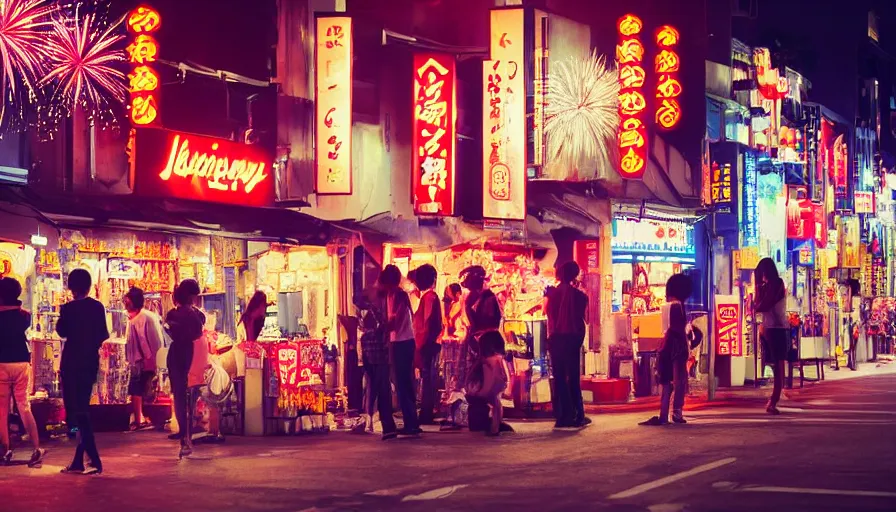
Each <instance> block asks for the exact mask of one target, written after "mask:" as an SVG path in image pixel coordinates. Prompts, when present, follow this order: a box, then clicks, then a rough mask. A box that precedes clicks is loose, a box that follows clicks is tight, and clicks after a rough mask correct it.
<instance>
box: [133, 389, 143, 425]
mask: <svg viewBox="0 0 896 512" xmlns="http://www.w3.org/2000/svg"><path fill="white" fill-rule="evenodd" d="M131 404H132V405H133V407H134V423H136V424H137V425H138V426H139V425H142V424H143V397H142V396H137V395H134V396H132V397H131Z"/></svg>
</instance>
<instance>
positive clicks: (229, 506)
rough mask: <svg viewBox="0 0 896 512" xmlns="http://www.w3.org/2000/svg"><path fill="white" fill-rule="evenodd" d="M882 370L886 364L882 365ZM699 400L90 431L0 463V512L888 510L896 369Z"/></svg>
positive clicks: (893, 502) (894, 495) (893, 473)
mask: <svg viewBox="0 0 896 512" xmlns="http://www.w3.org/2000/svg"><path fill="white" fill-rule="evenodd" d="M891 366H893V365H891ZM781 410H782V415H781V416H777V417H772V416H768V415H766V414H765V412H764V409H763V407H762V403H761V402H758V401H756V400H755V399H750V400H745V401H744V403H743V404H742V405H738V406H734V407H731V406H729V407H724V408H722V407H718V408H705V409H701V410H699V411H693V412H690V413H689V414H688V419H689V420H690V423H689V424H688V425H675V426H670V427H639V426H637V422H638V421H639V420H641V419H643V418H644V417H646V415H645V414H644V413H637V414H635V413H622V414H607V415H599V416H595V417H594V419H595V423H594V425H593V426H591V427H590V428H588V429H586V430H584V431H582V432H577V433H568V432H553V431H552V430H551V424H550V423H548V422H532V423H516V424H515V427H516V428H517V431H518V432H517V433H516V434H513V435H509V436H506V437H503V438H500V439H497V440H495V439H486V438H484V437H481V436H479V435H473V434H469V433H452V434H448V433H435V432H433V433H427V434H425V435H424V436H423V437H422V438H421V439H417V440H400V441H393V442H389V443H383V442H381V441H380V440H379V437H378V436H377V437H372V436H371V437H367V436H355V435H349V434H342V433H333V434H330V435H324V436H317V437H314V436H308V437H301V438H265V439H252V438H236V437H232V438H229V439H228V440H227V443H226V444H224V445H220V446H214V447H210V446H199V447H198V449H197V451H196V454H195V455H194V456H193V457H192V458H191V459H189V460H184V461H180V462H178V461H177V460H176V447H175V444H174V443H173V442H170V441H168V440H167V439H166V438H165V437H164V436H163V435H162V434H159V433H155V432H143V433H136V434H105V435H101V436H99V443H100V446H101V449H102V450H103V456H104V464H105V467H106V473H105V474H103V475H101V476H97V477H83V476H70V475H61V474H59V470H60V469H61V468H62V466H63V464H64V463H65V462H66V460H67V458H68V457H69V456H70V455H71V450H72V447H71V446H70V445H57V446H53V447H51V450H52V451H51V454H50V455H49V456H48V458H47V460H46V463H45V464H44V466H43V467H42V468H40V469H27V468H26V467H24V466H14V467H6V468H2V469H0V482H2V483H0V487H2V488H3V493H2V495H3V507H2V508H3V509H4V510H16V511H44V510H46V511H57V510H66V511H70V512H76V511H80V510H85V511H87V510H90V511H93V510H97V506H98V505H99V504H102V505H103V507H104V508H108V509H110V510H129V511H141V510H163V509H167V510H195V511H205V510H208V511H223V510H278V511H280V510H282V511H291V512H295V511H313V510H320V511H327V510H494V509H496V507H502V508H505V507H511V508H515V509H518V510H581V509H584V510H619V511H652V512H672V511H709V510H730V511H756V510H832V511H833V510H849V511H862V510H881V511H883V510H894V509H896V486H894V483H893V482H894V480H893V479H894V477H896V470H894V465H893V460H896V443H894V442H893V435H894V427H896V373H894V371H893V370H890V369H889V368H888V371H887V372H885V373H883V372H881V373H880V374H876V375H874V376H870V377H861V378H856V379H847V380H839V381H828V382H825V383H822V384H820V385H816V386H813V387H811V388H809V389H806V390H803V391H802V392H799V393H796V392H795V393H793V394H792V395H791V398H790V399H788V400H786V401H784V402H782V407H781Z"/></svg>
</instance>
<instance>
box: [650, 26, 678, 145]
mask: <svg viewBox="0 0 896 512" xmlns="http://www.w3.org/2000/svg"><path fill="white" fill-rule="evenodd" d="M679 39H680V36H679V34H678V30H676V29H675V28H674V27H671V26H669V25H663V26H662V27H660V28H659V29H658V30H657V31H656V45H657V49H658V51H657V54H656V57H655V58H654V66H653V70H654V71H655V72H656V114H655V120H656V126H657V127H658V128H660V129H661V130H671V129H672V128H675V127H676V126H677V125H678V123H679V122H680V121H681V103H680V102H679V99H678V97H679V96H681V92H682V87H681V79H680V73H679V71H680V69H681V58H680V57H679V55H678V51H677V48H678V41H679Z"/></svg>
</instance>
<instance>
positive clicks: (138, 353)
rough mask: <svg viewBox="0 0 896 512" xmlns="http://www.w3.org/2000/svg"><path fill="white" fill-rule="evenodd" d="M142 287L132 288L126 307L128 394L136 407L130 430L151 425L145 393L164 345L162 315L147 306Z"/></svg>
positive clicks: (127, 296)
mask: <svg viewBox="0 0 896 512" xmlns="http://www.w3.org/2000/svg"><path fill="white" fill-rule="evenodd" d="M145 302H146V300H145V298H144V296H143V290H141V289H140V288H136V287H134V288H131V289H130V290H128V293H127V294H125V296H124V308H125V310H126V311H127V312H128V330H127V338H126V339H127V344H126V345H125V352H126V354H127V359H128V363H129V364H130V366H131V380H130V382H129V383H128V394H129V395H131V405H132V407H133V408H134V423H133V424H132V425H131V430H140V429H143V428H147V427H150V426H152V424H151V423H150V422H149V421H146V419H145V418H144V416H143V397H145V396H148V395H149V394H150V393H151V391H152V386H153V379H155V376H156V354H157V353H158V352H159V349H160V348H162V345H163V341H162V340H163V337H164V334H163V333H162V319H161V318H159V316H158V315H156V314H155V313H153V312H152V311H149V310H147V309H144V308H143V306H144V305H145Z"/></svg>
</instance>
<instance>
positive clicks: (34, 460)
mask: <svg viewBox="0 0 896 512" xmlns="http://www.w3.org/2000/svg"><path fill="white" fill-rule="evenodd" d="M46 454H47V450H45V449H43V448H38V449H37V450H34V451H33V452H31V458H30V459H28V467H29V468H33V467H34V466H37V465H38V464H40V463H41V462H43V460H44V455H46Z"/></svg>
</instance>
